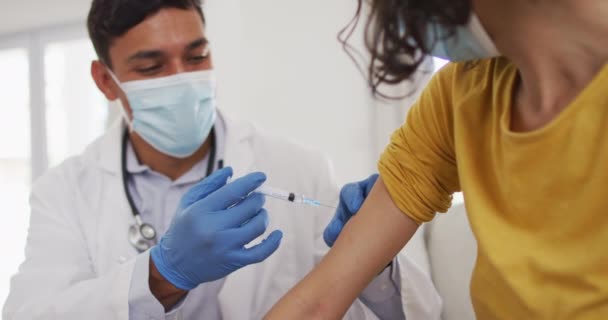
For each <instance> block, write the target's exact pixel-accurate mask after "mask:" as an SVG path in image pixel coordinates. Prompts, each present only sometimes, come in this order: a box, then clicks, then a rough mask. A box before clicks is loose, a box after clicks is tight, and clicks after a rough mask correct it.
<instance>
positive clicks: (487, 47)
mask: <svg viewBox="0 0 608 320" xmlns="http://www.w3.org/2000/svg"><path fill="white" fill-rule="evenodd" d="M427 41H429V43H431V44H432V43H434V44H435V45H434V47H433V48H432V49H431V55H432V56H434V57H438V58H442V59H446V60H450V61H454V62H460V61H468V60H477V59H484V58H490V57H496V56H499V55H500V53H499V52H498V49H496V46H495V45H494V42H493V41H492V39H491V38H490V36H489V35H488V33H487V32H486V30H485V29H484V28H483V26H482V25H481V22H480V21H479V18H478V17H477V15H475V14H472V15H471V18H470V19H469V23H468V24H467V25H465V26H461V27H458V28H456V30H455V31H454V32H453V33H452V34H451V35H450V33H449V32H448V30H446V29H445V28H444V27H443V26H441V25H439V24H431V25H430V26H429V28H428V34H427Z"/></svg>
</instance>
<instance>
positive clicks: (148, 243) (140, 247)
mask: <svg viewBox="0 0 608 320" xmlns="http://www.w3.org/2000/svg"><path fill="white" fill-rule="evenodd" d="M209 137H210V138H211V146H210V150H209V163H208V164H207V173H206V174H205V177H208V176H209V175H211V174H212V173H213V167H214V165H215V157H216V150H217V145H216V144H217V141H216V137H215V128H213V129H211V133H209ZM128 141H129V134H128V132H125V134H124V136H123V138H122V154H121V166H122V184H123V188H124V192H125V195H126V196H127V201H128V202H129V206H130V207H131V213H132V214H133V218H134V219H135V223H134V224H132V225H131V226H130V227H129V242H130V243H131V245H132V246H133V247H134V248H135V249H137V251H138V252H144V251H146V250H148V249H150V248H151V247H152V246H153V245H154V244H155V243H156V237H157V232H156V229H155V228H154V226H152V225H151V224H149V223H145V222H143V220H142V219H141V214H140V213H139V210H137V207H136V206H135V203H134V202H133V197H131V192H129V183H128V178H129V177H128V175H129V174H128V172H127V145H128ZM217 166H218V168H219V169H221V168H222V167H223V166H224V161H223V160H219V161H218V162H217Z"/></svg>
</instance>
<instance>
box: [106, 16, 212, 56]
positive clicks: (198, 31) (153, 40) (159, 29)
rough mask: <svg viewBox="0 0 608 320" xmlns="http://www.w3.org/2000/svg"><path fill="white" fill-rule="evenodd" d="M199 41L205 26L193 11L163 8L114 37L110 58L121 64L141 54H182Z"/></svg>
mask: <svg viewBox="0 0 608 320" xmlns="http://www.w3.org/2000/svg"><path fill="white" fill-rule="evenodd" d="M201 39H205V25H204V23H203V20H202V18H201V16H200V15H199V13H198V12H197V11H196V9H187V10H183V9H176V8H165V9H162V10H160V11H159V12H157V13H156V14H154V15H151V16H149V17H148V18H146V19H145V20H144V21H142V22H141V23H140V24H138V25H136V26H135V27H133V28H131V29H130V30H129V31H127V32H126V33H125V34H124V35H122V36H121V37H118V38H115V39H114V40H113V42H112V45H111V46H110V58H111V59H112V61H115V62H117V63H120V62H123V61H125V59H127V58H128V57H129V56H131V55H133V54H135V53H137V52H140V51H162V52H165V53H166V54H168V55H173V54H175V55H181V54H182V53H183V51H184V50H187V49H188V47H189V46H190V45H191V44H192V43H193V42H196V41H200V40H201ZM205 42H206V41H205Z"/></svg>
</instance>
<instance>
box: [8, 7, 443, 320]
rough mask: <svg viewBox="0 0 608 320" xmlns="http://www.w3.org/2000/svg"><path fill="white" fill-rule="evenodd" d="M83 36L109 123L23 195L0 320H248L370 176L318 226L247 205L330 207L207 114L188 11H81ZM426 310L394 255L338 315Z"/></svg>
mask: <svg viewBox="0 0 608 320" xmlns="http://www.w3.org/2000/svg"><path fill="white" fill-rule="evenodd" d="M88 28H89V33H90V37H91V40H92V42H93V45H94V46H95V49H96V51H97V54H98V56H99V61H95V62H93V64H92V68H91V71H92V76H93V78H94V80H95V82H96V84H97V86H98V87H99V89H100V90H101V91H102V92H103V94H104V95H105V96H106V97H107V98H108V99H109V100H119V101H120V102H121V106H122V107H121V110H122V112H123V121H121V122H120V123H117V124H116V125H115V126H114V127H112V128H111V129H110V130H109V132H108V133H107V134H106V135H105V136H103V137H101V138H100V139H99V140H98V141H96V142H94V143H93V144H92V145H91V146H89V147H88V148H87V150H86V151H85V152H84V154H82V155H81V156H78V157H75V158H73V159H70V160H67V161H66V162H65V163H63V164H62V165H60V166H59V167H57V168H55V169H52V170H50V171H49V172H48V173H47V174H46V175H44V176H43V177H42V178H40V179H39V180H38V181H37V182H36V183H35V185H34V187H33V191H32V196H31V209H32V213H31V225H30V229H29V236H28V241H27V248H26V260H25V262H24V263H23V264H22V266H21V268H20V270H19V273H18V274H17V275H16V276H15V277H14V278H13V279H12V283H11V292H10V296H9V298H8V300H7V302H6V305H5V307H4V310H3V315H4V317H5V319H7V320H11V319H234V320H242V319H261V317H262V316H263V315H264V314H265V313H266V312H267V311H268V309H269V308H270V307H271V306H272V305H273V304H274V303H275V302H276V301H277V300H278V299H279V298H280V297H281V296H282V295H284V294H285V293H286V292H287V290H289V289H290V287H292V286H293V285H294V284H296V283H297V281H298V280H300V279H301V278H302V277H304V276H305V275H306V274H307V272H308V271H309V270H310V269H311V268H312V267H313V265H314V264H315V263H317V262H318V261H319V260H320V258H321V256H322V255H323V254H324V253H325V252H326V251H327V249H328V247H327V244H330V245H331V244H332V243H333V241H334V240H335V238H336V237H337V235H338V234H339V232H340V230H341V227H342V226H343V225H344V223H346V221H347V220H348V218H350V216H352V214H353V213H354V212H356V211H357V210H358V207H359V206H360V204H361V201H362V199H363V198H364V196H365V192H366V190H367V189H369V187H371V185H372V184H373V181H372V180H373V177H372V178H371V179H370V180H368V181H364V182H361V183H359V184H352V185H349V186H348V187H346V188H345V189H344V191H343V193H342V195H343V196H342V198H341V201H340V209H339V210H338V212H337V215H336V218H335V219H333V222H332V223H331V224H330V226H329V227H327V226H328V224H329V220H330V219H331V217H332V212H331V210H326V209H315V208H308V207H303V206H297V205H293V204H289V203H285V202H280V201H272V200H271V199H268V200H267V201H265V199H264V197H263V196H262V195H260V194H259V193H256V192H253V191H254V190H256V188H258V187H259V186H261V185H263V184H266V183H267V184H268V185H271V186H276V187H280V188H284V189H287V190H293V191H297V192H301V193H303V194H306V195H310V196H312V197H314V198H317V199H320V200H322V201H324V202H327V203H336V202H337V201H338V192H337V189H336V184H335V183H334V181H333V180H332V173H331V170H330V166H329V164H328V161H327V160H326V159H325V158H324V157H322V156H321V155H319V154H317V153H315V152H312V151H309V150H305V149H302V148H299V147H297V146H294V145H292V144H289V143H287V142H284V141H282V140H280V139H276V138H273V137H270V136H267V135H265V134H264V133H262V132H260V131H258V130H257V129H255V128H254V127H253V126H251V125H250V124H248V123H243V122H237V121H235V120H232V119H230V118H228V117H226V116H225V115H223V114H221V113H219V112H218V111H217V110H216V104H215V96H214V95H215V79H214V77H213V69H212V61H211V54H210V52H209V49H208V43H207V39H206V37H205V32H204V31H205V25H204V16H203V13H202V9H201V4H200V0H122V1H117V0H94V1H93V3H92V7H91V11H90V13H89V19H88ZM296 168H297V169H296ZM252 172H257V173H252ZM259 172H264V173H265V174H263V173H259ZM310 172H315V173H317V174H318V175H317V176H314V177H313V176H310V175H309V174H308V173H310ZM206 177H207V178H206ZM231 177H234V178H233V179H232V181H231V182H230V183H228V184H227V180H228V179H229V178H231ZM237 177H239V178H237ZM205 178H206V179H205ZM326 227H327V230H326V231H325V241H323V240H324V239H323V238H324V236H323V234H324V230H325V229H326ZM278 230H280V231H278ZM326 243H327V244H326ZM414 292H415V294H414ZM327 303H331V301H328V302H327ZM440 305H441V302H440V299H439V298H438V296H437V293H436V292H435V289H434V287H433V285H432V283H431V282H430V280H429V279H428V278H427V277H426V276H425V275H424V274H423V273H422V272H421V271H420V270H419V269H418V268H417V267H416V266H415V265H414V264H412V263H411V262H410V261H408V260H407V259H405V258H403V257H398V258H396V259H395V261H393V263H392V265H391V266H388V267H387V268H386V269H385V270H384V271H383V272H382V273H380V274H379V275H378V277H377V279H376V280H375V281H374V282H373V283H372V284H371V285H370V287H369V288H368V289H367V290H366V291H365V293H363V294H362V296H361V299H360V300H359V301H358V302H357V303H356V304H355V305H353V308H352V309H351V311H350V312H349V314H348V317H349V318H352V319H374V318H376V317H379V318H387V319H389V318H390V319H403V318H404V317H407V318H409V319H434V318H438V315H439V313H440ZM370 310H371V311H370Z"/></svg>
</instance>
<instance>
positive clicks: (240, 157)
mask: <svg viewBox="0 0 608 320" xmlns="http://www.w3.org/2000/svg"><path fill="white" fill-rule="evenodd" d="M218 119H223V120H224V123H225V128H226V134H225V137H226V138H225V145H224V146H223V147H224V150H225V153H224V164H225V166H231V167H233V169H234V176H235V177H239V176H242V175H244V174H247V173H249V171H250V170H251V168H252V167H253V165H254V162H255V155H254V149H253V137H254V135H255V132H256V130H255V128H254V126H253V125H251V124H250V123H248V122H244V121H240V120H236V119H234V118H232V117H230V116H228V115H226V114H225V113H224V112H222V111H220V110H218ZM218 121H220V120H218ZM125 130H126V124H125V122H124V121H123V120H122V118H120V119H118V120H117V121H115V122H114V123H113V124H112V125H111V126H110V128H109V129H108V131H107V132H106V134H105V135H104V136H103V137H101V138H100V139H101V140H100V141H99V143H100V148H99V149H98V153H97V154H96V155H94V156H95V158H96V160H97V162H98V163H99V166H100V167H101V168H102V169H103V170H105V171H107V172H108V173H111V174H113V175H120V174H121V143H122V135H123V134H124V132H125Z"/></svg>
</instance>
